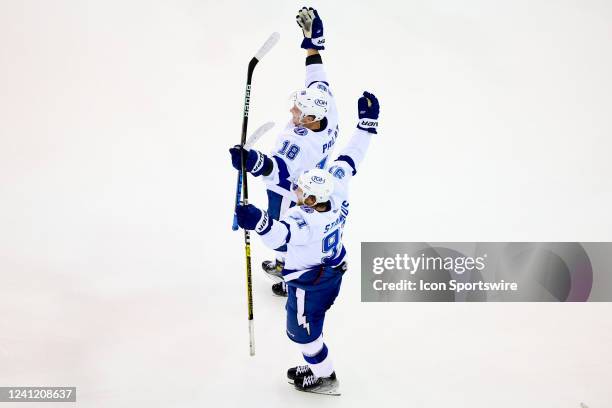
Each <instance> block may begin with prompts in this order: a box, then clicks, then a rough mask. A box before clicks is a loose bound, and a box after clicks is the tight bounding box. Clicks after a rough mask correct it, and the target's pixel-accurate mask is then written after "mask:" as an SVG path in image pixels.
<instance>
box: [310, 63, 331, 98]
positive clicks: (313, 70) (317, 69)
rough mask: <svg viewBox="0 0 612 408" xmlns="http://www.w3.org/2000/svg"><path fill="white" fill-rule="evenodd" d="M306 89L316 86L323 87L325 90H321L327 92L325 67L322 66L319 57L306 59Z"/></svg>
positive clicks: (327, 84) (327, 83)
mask: <svg viewBox="0 0 612 408" xmlns="http://www.w3.org/2000/svg"><path fill="white" fill-rule="evenodd" d="M305 85H306V88H310V87H315V86H318V85H324V86H325V88H323V89H322V90H323V91H325V92H329V89H328V88H329V82H328V80H327V74H326V72H325V67H324V66H323V60H322V59H321V55H319V54H315V55H309V56H308V57H306V81H305Z"/></svg>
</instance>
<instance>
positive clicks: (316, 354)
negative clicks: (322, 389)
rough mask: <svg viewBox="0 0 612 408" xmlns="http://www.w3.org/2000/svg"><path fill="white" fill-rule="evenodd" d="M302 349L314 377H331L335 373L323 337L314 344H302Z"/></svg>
mask: <svg viewBox="0 0 612 408" xmlns="http://www.w3.org/2000/svg"><path fill="white" fill-rule="evenodd" d="M300 349H301V351H302V355H303V356H304V360H306V362H307V363H308V365H309V366H310V369H311V370H312V373H313V374H314V375H316V376H317V377H329V376H330V375H331V374H332V373H333V372H334V366H333V364H332V360H331V358H330V357H329V352H328V349H327V346H326V345H325V343H324V342H323V336H322V335H321V336H320V337H319V338H318V339H316V340H315V341H313V342H310V343H306V344H300Z"/></svg>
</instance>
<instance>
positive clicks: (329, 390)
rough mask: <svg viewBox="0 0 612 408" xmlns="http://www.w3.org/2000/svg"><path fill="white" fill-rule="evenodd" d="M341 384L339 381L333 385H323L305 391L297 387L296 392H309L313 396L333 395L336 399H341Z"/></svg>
mask: <svg viewBox="0 0 612 408" xmlns="http://www.w3.org/2000/svg"><path fill="white" fill-rule="evenodd" d="M339 388H340V383H339V382H338V381H334V382H333V383H328V384H321V385H320V386H319V387H317V388H314V389H312V390H303V389H301V388H298V387H295V389H296V390H298V391H302V392H308V393H311V394H321V395H333V396H335V397H339V396H340V395H341V393H340V390H339Z"/></svg>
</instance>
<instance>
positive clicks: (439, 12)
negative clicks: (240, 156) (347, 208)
mask: <svg viewBox="0 0 612 408" xmlns="http://www.w3.org/2000/svg"><path fill="white" fill-rule="evenodd" d="M302 5H304V4H303V3H302V2H294V1H287V0H283V1H281V0H274V1H272V0H270V1H261V2H255V1H250V2H249V1H209V0H199V1H198V0H189V1H187V0H172V1H170V0H166V1H145V0H140V1H138V0H121V1H119V0H105V1H102V0H100V1H93V0H89V1H85V0H73V1H67V0H55V1H44V0H38V1H31V0H2V1H0V386H18V385H22V386H27V385H29V386H37V385H63V386H77V387H78V403H77V404H76V406H78V407H101V408H102V407H104V408H110V407H113V408H120V407H121V408H122V407H147V408H154V407H181V408H183V407H185V408H188V407H189V408H190V407H243V406H245V407H270V408H271V407H302V406H304V407H306V406H308V407H310V406H317V407H334V408H336V407H381V408H382V407H391V406H402V407H419V408H448V407H453V408H454V407H459V408H493V407H495V408H580V404H581V403H584V404H586V406H588V407H589V408H604V407H611V406H612V391H611V388H610V385H611V384H612V381H611V379H612V351H611V345H612V319H611V317H610V316H611V313H612V306H611V305H610V304H606V303H599V304H596V303H584V304H556V303H538V304H535V303H533V304H530V303H522V304H520V303H517V304H512V303H487V304H450V303H448V304H427V303H405V304H401V303H395V304H368V303H361V302H360V279H359V274H360V270H359V260H360V254H359V249H360V242H361V241H419V242H421V241H425V242H427V241H612V215H611V214H610V208H612V181H611V177H610V176H611V175H612V161H611V160H610V152H611V151H612V142H611V140H610V138H611V136H612V119H611V118H612V115H611V112H612V100H611V98H612V97H611V95H612V79H611V75H610V73H611V72H612V47H611V46H610V45H611V40H612V5H611V3H610V2H609V1H606V0H586V1H585V0H562V1H546V0H518V1H512V2H508V1H500V0H495V1H487V0H461V1H459V0H436V1H397V0H396V1H316V2H313V3H310V5H313V6H315V7H318V8H319V11H320V13H321V16H322V17H323V21H324V23H325V34H326V37H327V44H328V45H327V50H326V51H324V54H323V59H324V62H325V64H326V65H327V69H328V74H329V77H330V82H331V85H332V88H333V90H334V91H335V93H336V95H337V99H338V107H339V110H340V115H341V116H340V120H341V122H340V129H341V134H340V137H339V141H338V145H339V147H342V146H343V145H344V143H345V142H346V140H347V136H348V135H349V133H350V131H351V129H352V127H353V126H354V122H355V116H356V109H355V102H356V99H357V97H358V95H359V94H360V92H361V91H362V90H364V89H367V90H371V91H373V92H375V93H376V94H377V95H378V97H379V99H380V102H381V119H380V122H381V129H380V131H379V135H378V136H377V137H376V138H375V140H374V141H373V143H372V145H371V148H370V151H369V155H368V157H366V160H365V161H364V163H363V166H362V169H361V171H360V173H359V175H358V176H357V178H356V179H355V180H354V182H353V185H352V191H351V208H352V212H351V217H350V218H349V220H348V225H347V229H346V233H345V240H346V245H347V248H348V251H349V262H350V265H351V269H350V271H349V273H348V275H347V276H346V278H345V280H344V283H343V287H342V291H341V294H340V296H339V298H338V300H337V301H336V304H335V305H334V307H333V308H332V310H331V311H330V313H329V314H328V318H327V320H326V329H325V335H326V342H327V343H328V345H329V349H330V352H331V353H332V356H333V359H334V361H335V365H336V370H337V373H338V376H339V379H340V382H341V389H342V392H343V395H342V396H341V397H325V396H317V395H309V394H302V393H298V392H296V391H294V390H293V389H292V388H291V386H289V385H288V384H287V383H286V381H285V378H284V375H285V370H286V369H287V367H289V366H290V365H294V364H296V363H299V362H300V361H301V358H300V354H299V353H298V351H297V349H296V348H295V347H294V345H293V344H291V343H290V342H289V340H288V339H287V338H286V335H285V334H284V310H283V300H282V299H280V298H275V297H272V296H271V294H270V288H269V286H270V282H269V281H268V280H267V279H266V278H265V277H264V276H263V273H262V272H261V271H260V269H259V264H260V263H261V261H262V260H264V259H266V257H268V256H270V251H268V250H266V249H265V248H264V247H263V245H262V244H261V242H260V241H259V240H258V239H257V237H255V238H254V240H253V241H254V242H253V256H254V259H253V261H254V262H253V264H254V268H253V273H254V297H255V298H254V300H255V329H256V345H257V355H256V356H255V357H249V353H248V331H247V310H246V290H245V273H244V249H243V241H242V239H243V238H242V233H241V232H232V231H231V228H230V226H231V216H232V205H233V199H234V188H235V172H234V170H233V169H232V168H231V165H230V162H229V154H228V153H227V149H228V148H229V147H230V146H231V145H232V144H234V143H237V142H238V141H239V137H240V126H241V113H242V99H243V92H244V90H243V87H244V80H245V74H246V72H245V71H246V65H247V62H248V60H249V58H250V57H251V55H252V53H253V52H255V50H256V49H257V48H258V47H259V45H260V43H261V42H262V41H263V40H264V39H265V38H266V37H267V36H268V35H269V34H270V33H271V32H272V31H279V32H280V33H281V41H280V43H279V44H278V45H277V47H276V48H275V49H274V50H272V52H271V53H270V54H269V55H268V56H266V58H265V59H264V60H263V61H262V62H261V64H260V65H259V66H258V68H257V71H256V73H255V77H254V82H253V92H252V105H251V121H250V125H251V126H250V129H251V130H253V129H255V127H256V126H258V125H260V124H262V123H263V122H265V121H268V120H274V121H276V123H277V125H281V124H282V123H284V121H286V120H288V117H289V113H288V109H289V105H288V102H287V97H288V95H289V94H290V92H292V91H293V90H295V89H297V88H299V87H300V86H301V85H302V81H303V72H304V71H303V64H304V61H303V54H304V53H303V51H302V50H300V49H299V43H300V40H301V34H300V32H299V28H298V27H297V25H296V24H295V22H294V16H295V12H296V11H297V10H298V8H300V7H301V6H302ZM278 129H279V127H278V126H277V127H276V128H275V129H273V131H272V132H271V133H270V134H268V135H266V136H264V138H263V139H262V141H261V143H260V144H259V147H260V148H262V149H263V150H268V149H269V148H270V147H271V145H272V142H273V139H274V136H275V134H273V133H275V132H276V131H277V130H278ZM250 191H251V199H252V201H253V202H254V203H256V204H260V205H264V204H265V194H264V191H263V188H262V184H261V183H260V182H259V180H255V179H252V178H251V179H250ZM34 405H35V404H21V405H15V406H17V407H21V406H23V407H27V406H34ZM10 406H12V405H11V404H9V403H0V408H4V407H10ZM53 406H58V407H60V406H75V405H74V404H69V403H65V404H57V405H53Z"/></svg>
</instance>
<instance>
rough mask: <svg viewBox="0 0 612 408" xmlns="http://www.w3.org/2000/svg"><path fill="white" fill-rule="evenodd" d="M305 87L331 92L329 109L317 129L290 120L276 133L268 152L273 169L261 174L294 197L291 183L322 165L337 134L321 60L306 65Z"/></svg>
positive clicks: (335, 114) (269, 185) (273, 187)
mask: <svg viewBox="0 0 612 408" xmlns="http://www.w3.org/2000/svg"><path fill="white" fill-rule="evenodd" d="M305 84H306V87H307V88H318V89H320V90H321V91H323V92H326V93H328V94H329V96H330V100H329V105H328V106H329V110H328V112H327V115H326V116H325V118H324V119H323V120H322V121H321V124H322V128H321V129H320V130H316V131H313V130H310V129H307V128H305V127H302V126H295V125H294V124H293V122H291V121H290V122H289V123H288V124H287V126H285V129H283V131H282V132H281V134H279V135H278V137H277V139H276V143H275V146H274V149H273V150H272V152H271V156H272V161H273V163H274V167H275V169H274V171H272V173H271V174H270V175H269V176H265V177H264V178H263V180H264V183H265V184H266V188H267V189H269V190H272V191H274V192H276V193H278V194H280V195H282V196H284V197H288V198H290V199H291V200H295V195H294V194H293V192H292V190H291V183H293V182H295V180H296V179H297V177H298V176H299V175H300V174H301V173H302V172H303V171H305V170H309V169H312V168H315V167H319V168H325V164H326V162H327V159H328V157H329V156H330V155H331V154H332V152H333V150H334V144H335V143H336V138H337V137H338V111H337V109H336V101H335V99H334V96H333V94H332V93H331V90H330V88H329V83H328V82H327V75H326V73H325V69H324V67H323V64H310V65H306V82H305Z"/></svg>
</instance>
